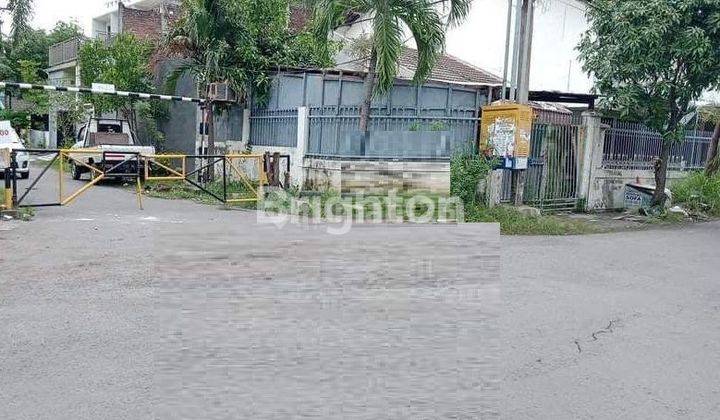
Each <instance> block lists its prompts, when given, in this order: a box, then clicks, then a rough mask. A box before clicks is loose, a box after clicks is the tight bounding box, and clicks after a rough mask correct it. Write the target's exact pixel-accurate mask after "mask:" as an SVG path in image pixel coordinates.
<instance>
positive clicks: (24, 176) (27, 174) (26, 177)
mask: <svg viewBox="0 0 720 420" xmlns="http://www.w3.org/2000/svg"><path fill="white" fill-rule="evenodd" d="M28 178H30V171H27V172H23V173H21V174H20V179H28Z"/></svg>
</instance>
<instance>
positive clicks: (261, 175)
mask: <svg viewBox="0 0 720 420" xmlns="http://www.w3.org/2000/svg"><path fill="white" fill-rule="evenodd" d="M249 159H253V160H255V161H256V162H257V169H258V180H259V181H258V188H257V189H255V188H254V187H253V185H252V182H251V181H250V179H249V178H248V177H247V175H245V173H244V172H243V171H241V170H240V168H239V167H238V166H237V165H236V164H235V163H234V162H235V161H237V160H249ZM263 159H264V155H260V154H242V153H234V154H227V155H225V162H226V163H227V165H228V166H229V167H230V173H233V172H235V173H236V174H237V176H238V178H240V181H241V182H242V183H243V184H244V185H245V186H246V187H247V188H248V189H249V190H250V191H252V192H253V195H254V197H248V198H225V203H226V204H237V203H247V202H253V201H255V202H257V201H260V199H261V197H262V196H263V184H265V183H266V182H267V180H266V179H265V171H264V170H263Z"/></svg>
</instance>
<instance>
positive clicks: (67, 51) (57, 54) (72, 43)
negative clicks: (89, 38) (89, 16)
mask: <svg viewBox="0 0 720 420" xmlns="http://www.w3.org/2000/svg"><path fill="white" fill-rule="evenodd" d="M80 41H81V39H80V38H73V39H69V40H67V41H63V42H59V43H57V44H54V45H51V46H50V50H49V51H48V55H49V60H48V61H49V64H50V67H52V66H57V65H59V64H65V63H69V62H71V61H73V60H76V59H77V56H78V50H79V49H80Z"/></svg>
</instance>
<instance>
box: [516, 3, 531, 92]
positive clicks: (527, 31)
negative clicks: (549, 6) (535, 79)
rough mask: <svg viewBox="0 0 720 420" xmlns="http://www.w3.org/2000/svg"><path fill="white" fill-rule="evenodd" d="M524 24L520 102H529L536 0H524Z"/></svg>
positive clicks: (520, 66) (519, 88) (521, 50)
mask: <svg viewBox="0 0 720 420" xmlns="http://www.w3.org/2000/svg"><path fill="white" fill-rule="evenodd" d="M522 11H523V17H522V19H523V24H522V31H521V32H522V39H521V41H522V47H521V48H520V51H519V53H520V61H519V63H520V65H519V67H518V68H519V73H518V94H517V95H518V98H517V100H518V102H520V103H527V102H528V98H529V95H530V60H531V56H532V39H533V20H534V16H535V0H524V4H523V8H522Z"/></svg>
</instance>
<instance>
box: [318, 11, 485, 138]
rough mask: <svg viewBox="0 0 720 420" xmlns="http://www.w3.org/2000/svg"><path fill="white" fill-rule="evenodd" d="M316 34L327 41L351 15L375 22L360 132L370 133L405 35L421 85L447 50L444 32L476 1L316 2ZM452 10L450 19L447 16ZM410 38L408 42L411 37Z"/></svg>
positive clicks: (463, 15)
mask: <svg viewBox="0 0 720 420" xmlns="http://www.w3.org/2000/svg"><path fill="white" fill-rule="evenodd" d="M311 3H313V5H314V8H315V16H314V24H315V30H314V32H315V36H316V37H317V38H318V40H327V38H328V35H330V34H331V33H332V32H333V31H334V30H335V29H337V28H338V27H339V26H340V25H342V24H343V23H344V22H345V20H346V19H347V16H348V13H350V12H354V13H360V14H362V15H363V16H366V17H365V18H363V19H367V20H370V21H371V25H372V31H373V34H372V37H371V39H370V45H369V57H368V71H367V74H366V76H365V82H364V84H363V92H364V96H363V102H362V104H361V106H360V130H361V131H367V127H368V122H369V119H370V106H371V103H372V98H373V95H374V94H376V93H377V94H381V95H382V94H385V93H387V92H388V91H389V90H390V89H391V88H392V86H393V84H394V82H395V77H396V76H397V73H398V59H399V58H400V54H401V52H402V48H403V44H404V43H405V41H406V40H404V39H403V37H404V34H405V31H406V30H407V31H409V32H410V35H411V37H412V38H413V39H414V40H415V44H416V45H417V50H418V65H417V69H416V71H415V76H414V81H415V82H416V83H422V82H423V81H424V80H426V79H427V78H428V76H430V73H431V72H432V69H433V67H434V66H435V64H436V62H437V60H438V58H439V57H440V55H441V54H442V52H443V49H444V48H445V28H446V26H447V25H455V24H458V23H460V22H461V21H462V20H464V19H465V17H466V16H467V14H468V12H469V11H470V3H472V0H316V1H313V2H311ZM445 11H446V12H447V19H445V18H444V17H443V12H445ZM408 40H409V39H408Z"/></svg>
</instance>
